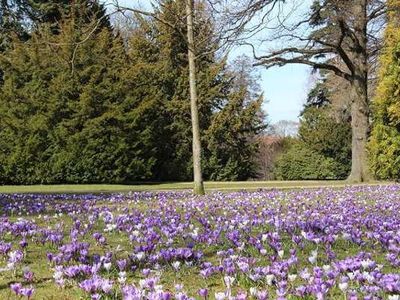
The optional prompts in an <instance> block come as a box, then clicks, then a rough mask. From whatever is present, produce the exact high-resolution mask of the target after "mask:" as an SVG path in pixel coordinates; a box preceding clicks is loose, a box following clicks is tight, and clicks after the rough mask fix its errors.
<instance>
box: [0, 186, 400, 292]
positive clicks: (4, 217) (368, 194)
mask: <svg viewBox="0 0 400 300" xmlns="http://www.w3.org/2000/svg"><path fill="white" fill-rule="evenodd" d="M0 204H1V217H0V271H1V272H0V280H2V281H4V282H5V283H7V285H8V286H9V287H10V290H9V291H8V292H9V293H10V292H11V294H14V295H15V296H17V297H24V298H27V299H33V298H35V297H38V299H41V298H43V297H44V296H45V295H46V291H47V290H49V289H52V290H53V291H52V292H51V293H52V294H53V295H54V293H55V292H54V291H56V293H57V294H59V295H63V293H68V295H71V291H73V292H74V293H73V295H76V297H77V299H126V300H129V299H137V300H142V299H144V300H147V299H148V300H153V299H154V300H156V299H160V300H169V299H171V300H172V299H182V300H184V299H219V300H223V299H226V300H234V299H237V300H241V299H258V300H266V299H279V300H283V299H303V298H304V299H321V300H322V299H365V300H368V299H371V300H373V299H392V300H395V299H400V213H399V212H400V185H383V186H362V187H354V186H353V187H346V188H341V189H329V188H323V189H299V190H293V191H279V190H259V191H255V192H246V191H241V192H234V193H219V192H213V193H210V194H208V195H206V196H193V195H191V194H190V193H189V192H184V191H183V192H157V193H150V192H142V193H129V194H112V195H40V194H35V195H0ZM37 249H41V250H40V251H38V250H37ZM32 270H40V272H36V271H32ZM48 278H52V279H51V282H49V283H46V284H47V285H43V284H39V283H40V282H43V280H44V279H46V280H47V281H48ZM46 289H47V290H46ZM39 295H40V296H39ZM8 297H9V294H4V296H3V294H2V292H1V291H0V298H8ZM60 297H61V298H62V296H60Z"/></svg>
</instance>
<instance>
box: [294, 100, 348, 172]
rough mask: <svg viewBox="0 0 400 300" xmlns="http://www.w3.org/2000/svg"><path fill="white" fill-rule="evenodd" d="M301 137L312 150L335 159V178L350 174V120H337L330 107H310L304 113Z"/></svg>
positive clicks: (300, 130)
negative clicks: (331, 113)
mask: <svg viewBox="0 0 400 300" xmlns="http://www.w3.org/2000/svg"><path fill="white" fill-rule="evenodd" d="M299 137H300V140H301V141H302V142H303V143H304V144H305V145H307V147H308V148H309V149H310V150H312V151H315V152H316V153H318V154H320V155H322V156H323V157H325V158H329V159H332V160H333V161H335V163H336V169H335V171H334V173H333V174H334V175H333V177H334V178H335V179H344V178H346V177H347V176H348V174H349V172H350V168H351V126H350V124H349V123H348V122H343V121H337V120H335V118H333V117H332V116H331V115H330V111H329V108H316V107H310V108H308V109H306V110H305V111H304V113H303V115H302V119H301V122H300V128H299Z"/></svg>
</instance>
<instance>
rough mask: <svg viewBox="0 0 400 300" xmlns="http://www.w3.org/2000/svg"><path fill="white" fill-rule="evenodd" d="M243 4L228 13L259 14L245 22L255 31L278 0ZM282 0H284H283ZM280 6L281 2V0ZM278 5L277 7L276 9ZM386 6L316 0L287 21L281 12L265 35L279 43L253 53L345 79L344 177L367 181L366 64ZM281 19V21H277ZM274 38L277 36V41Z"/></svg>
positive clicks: (264, 61) (268, 61)
mask: <svg viewBox="0 0 400 300" xmlns="http://www.w3.org/2000/svg"><path fill="white" fill-rule="evenodd" d="M244 2H245V3H246V5H243V6H244V7H247V9H246V10H245V11H244V10H243V11H241V12H239V13H237V12H236V13H235V14H234V15H239V16H240V17H239V19H242V17H241V15H243V14H246V15H247V16H249V17H250V18H254V16H258V17H259V18H260V15H261V16H262V17H261V18H260V19H261V20H262V21H260V22H259V23H258V24H256V25H254V24H252V23H250V24H251V25H249V26H248V27H250V32H253V33H254V32H258V31H259V30H260V28H264V27H265V26H266V25H265V24H264V23H265V20H268V19H269V18H268V16H269V15H270V13H271V11H272V10H274V7H276V6H277V5H279V4H281V2H280V1H257V0H247V1H244ZM283 2H284V1H283ZM298 4H299V5H300V4H301V3H300V2H298ZM282 5H283V6H284V5H285V4H282ZM281 11H282V10H281ZM385 12H386V3H385V1H380V0H356V1H340V0H316V1H314V2H313V5H312V6H311V8H310V10H309V13H308V14H306V16H305V17H303V18H301V17H300V18H301V20H300V21H298V20H296V21H295V22H294V23H293V24H292V25H289V24H287V19H286V18H285V17H281V18H278V20H279V22H278V24H277V25H276V30H275V31H274V32H273V34H272V37H271V38H270V39H268V38H264V37H263V39H262V41H264V42H268V41H271V40H273V41H275V42H274V43H275V44H279V45H284V46H283V47H276V49H273V50H265V52H264V53H262V54H259V53H256V51H255V47H254V46H253V51H254V56H255V58H256V59H257V60H258V63H257V65H260V66H264V67H267V68H270V67H273V66H282V65H285V64H292V63H295V64H305V65H309V66H311V67H312V68H314V69H316V70H327V71H329V72H332V73H333V74H335V75H336V76H338V77H340V78H343V79H344V80H346V81H347V82H348V83H349V84H350V86H351V89H352V98H351V122H352V169H351V173H350V175H349V180H350V181H354V182H360V181H368V180H369V179H370V178H371V176H370V172H369V168H368V160H367V150H366V145H367V141H368V137H369V113H370V107H369V103H370V102H369V97H368V91H369V89H368V85H369V70H370V67H371V66H370V63H371V62H373V61H374V57H375V56H376V53H377V52H378V51H379V46H380V43H379V37H380V34H379V32H380V30H381V28H382V25H383V24H384V20H383V19H382V18H383V16H384V15H385ZM282 19H284V20H285V22H283V25H282V22H280V20H282ZM276 41H279V42H278V43H277V42H276Z"/></svg>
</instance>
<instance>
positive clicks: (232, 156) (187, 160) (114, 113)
mask: <svg viewBox="0 0 400 300" xmlns="http://www.w3.org/2000/svg"><path fill="white" fill-rule="evenodd" d="M86 2H87V1H86ZM86 2H85V1H81V2H80V1H76V2H75V4H71V3H69V4H66V5H65V6H64V5H60V6H56V7H57V9H62V10H61V11H57V12H54V11H52V14H53V13H54V15H55V16H60V19H59V20H58V21H57V22H55V23H54V22H47V21H46V22H45V21H40V19H39V21H37V22H38V23H36V25H35V27H34V28H32V29H31V30H30V31H29V32H28V33H29V37H28V38H27V39H26V40H21V39H19V38H17V37H15V36H10V37H11V44H10V47H9V49H7V50H5V51H4V52H3V53H2V55H1V58H0V69H1V70H4V80H3V82H2V84H1V86H0V129H1V130H0V161H1V169H2V170H1V174H2V176H1V181H2V183H25V184H31V183H62V182H65V183H76V182H107V183H112V182H114V183H122V182H133V181H143V180H190V179H191V177H192V162H191V156H192V152H191V147H190V143H191V141H192V136H191V129H190V128H191V126H190V125H191V120H190V117H191V116H190V102H189V101H188V99H189V94H188V92H189V90H188V68H189V62H188V51H187V50H188V48H187V45H186V43H185V42H184V41H182V38H181V32H184V31H185V27H184V26H185V24H184V23H182V22H180V18H181V17H182V16H184V15H185V10H184V8H185V6H184V4H185V3H184V2H183V1H169V2H168V6H164V7H163V9H160V10H159V11H157V14H159V15H160V17H162V18H164V19H168V20H170V21H171V23H172V24H175V26H176V28H174V27H171V26H166V25H165V24H164V23H162V22H158V21H157V20H156V19H153V18H146V17H142V16H139V15H137V16H136V17H135V18H134V23H133V27H132V28H130V29H129V34H127V35H126V36H127V37H128V38H127V39H126V40H124V39H122V38H121V37H120V36H119V35H118V33H117V34H114V33H113V32H114V31H115V29H114V28H113V27H112V25H111V23H110V22H108V21H107V20H108V18H107V16H106V15H105V14H104V13H103V14H102V13H99V12H101V11H103V12H104V10H103V9H102V8H101V6H100V7H99V9H94V8H93V6H90V5H92V4H91V3H92V2H90V3H86ZM89 4H90V5H89ZM74 5H77V6H74ZM46 7H47V6H46ZM41 8H42V6H41ZM41 8H40V9H39V10H38V11H39V12H38V13H37V15H40V14H41ZM198 12H199V13H200V14H201V13H202V14H205V13H206V11H205V10H204V11H201V10H198ZM57 18H58V17H57ZM48 19H49V18H46V20H48ZM201 20H204V21H201ZM35 22H36V21H35ZM195 24H196V26H195V31H194V32H195V34H197V35H201V38H202V39H207V36H208V37H209V39H210V40H212V39H211V36H212V34H213V26H212V23H210V22H209V21H208V20H207V19H205V18H203V19H202V17H201V16H197V21H196V23H195ZM94 28H95V31H93V29H94ZM116 32H118V30H116ZM203 45H204V49H199V51H202V53H205V52H208V53H209V54H208V55H203V56H201V57H200V58H198V59H197V61H196V64H197V66H198V72H197V74H196V76H197V81H198V88H199V95H200V97H199V100H198V103H199V114H200V130H201V132H202V133H203V135H205V136H207V137H206V138H204V140H203V142H204V145H205V149H206V150H204V154H203V159H204V162H205V163H207V173H206V176H207V177H206V178H211V177H212V176H217V175H216V174H219V173H221V174H219V175H218V176H219V177H218V179H221V180H232V179H237V178H241V179H247V178H248V177H249V176H251V175H252V170H253V169H255V167H254V162H253V159H252V155H251V153H252V151H255V149H256V146H255V143H254V136H255V135H256V134H257V132H258V131H259V130H260V129H261V128H262V123H263V120H262V117H261V116H262V112H261V107H260V106H261V102H262V95H261V94H260V93H259V92H257V93H256V92H254V91H253V90H251V88H252V87H251V86H250V84H248V83H247V81H246V77H247V76H248V77H249V78H250V74H248V73H246V72H241V73H240V72H239V71H233V70H231V67H229V64H228V63H227V62H226V60H225V59H223V58H220V57H218V56H217V55H216V54H215V52H213V51H209V50H210V48H213V47H217V45H215V44H213V43H204V44H203ZM228 113H231V114H232V116H235V117H234V118H228V117H227V114H228ZM221 135H222V136H224V137H231V138H230V140H229V141H228V140H227V142H229V143H228V144H223V143H225V141H224V140H218V139H217V138H216V136H221ZM236 138H237V139H236ZM242 149H243V150H244V151H245V153H246V154H245V155H241V154H240V153H241V150H242ZM246 149H249V150H246ZM228 158H229V162H228ZM209 162H213V163H209ZM233 166H234V167H233ZM225 168H226V171H224V169H225ZM228 170H229V171H228Z"/></svg>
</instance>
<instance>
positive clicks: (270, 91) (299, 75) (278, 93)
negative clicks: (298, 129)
mask: <svg viewBox="0 0 400 300" xmlns="http://www.w3.org/2000/svg"><path fill="white" fill-rule="evenodd" d="M309 74H310V70H309V68H308V67H306V66H302V65H287V66H284V67H280V68H278V67H276V68H272V69H269V70H265V69H264V70H261V83H260V84H261V87H262V89H263V91H264V94H265V98H266V102H265V104H264V110H265V111H266V113H267V114H268V120H270V121H271V122H272V123H276V122H277V121H279V120H291V121H296V120H298V116H299V113H300V111H301V109H302V105H303V103H304V101H305V99H306V95H307V89H308V84H307V83H308V81H309Z"/></svg>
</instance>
